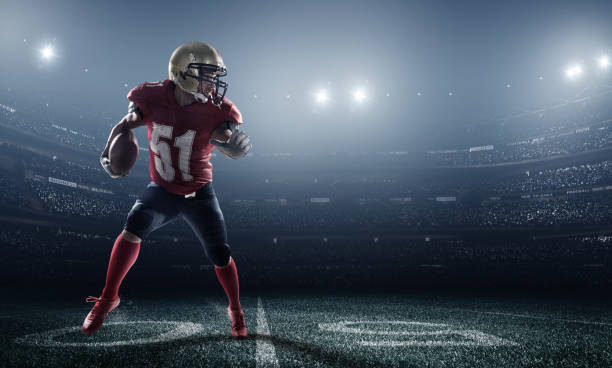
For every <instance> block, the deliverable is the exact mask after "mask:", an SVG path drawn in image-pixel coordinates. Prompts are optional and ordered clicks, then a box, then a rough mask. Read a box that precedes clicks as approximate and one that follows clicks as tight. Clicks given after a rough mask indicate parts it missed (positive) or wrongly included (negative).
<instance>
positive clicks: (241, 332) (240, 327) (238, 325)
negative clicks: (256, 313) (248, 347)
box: [227, 307, 248, 339]
mask: <svg viewBox="0 0 612 368" xmlns="http://www.w3.org/2000/svg"><path fill="white" fill-rule="evenodd" d="M227 314H228V315H229V318H230V319H231V320H232V336H234V338H235V339H246V337H247V335H248V331H247V326H246V323H245V322H244V313H242V309H240V310H237V311H234V310H231V309H229V307H228V308H227Z"/></svg>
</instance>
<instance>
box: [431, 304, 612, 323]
mask: <svg viewBox="0 0 612 368" xmlns="http://www.w3.org/2000/svg"><path fill="white" fill-rule="evenodd" d="M443 309H450V310H460V311H465V312H472V313H481V314H492V315H497V316H506V317H518V318H529V319H541V320H548V321H558V322H568V323H580V324H584V325H597V326H612V323H607V322H600V321H583V320H578V319H565V318H554V317H547V316H534V315H530V314H519V313H506V312H487V311H479V310H475V309H464V308H443Z"/></svg>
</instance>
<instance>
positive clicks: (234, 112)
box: [223, 98, 242, 124]
mask: <svg viewBox="0 0 612 368" xmlns="http://www.w3.org/2000/svg"><path fill="white" fill-rule="evenodd" d="M223 110H224V112H225V120H226V121H229V122H230V123H234V124H242V114H241V113H240V110H238V107H236V105H235V104H234V103H233V102H232V101H230V100H229V99H228V98H225V100H224V104H223Z"/></svg>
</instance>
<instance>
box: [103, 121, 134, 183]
mask: <svg viewBox="0 0 612 368" xmlns="http://www.w3.org/2000/svg"><path fill="white" fill-rule="evenodd" d="M108 158H109V159H110V165H111V169H112V170H113V172H114V173H116V174H119V175H127V174H128V173H129V172H130V170H131V169H132V167H134V164H135V163H136V159H137V158H138V140H137V139H136V136H135V135H134V133H133V132H132V131H131V130H130V131H128V132H127V133H119V134H118V135H117V136H116V137H115V139H113V141H112V142H111V146H110V151H109V154H108Z"/></svg>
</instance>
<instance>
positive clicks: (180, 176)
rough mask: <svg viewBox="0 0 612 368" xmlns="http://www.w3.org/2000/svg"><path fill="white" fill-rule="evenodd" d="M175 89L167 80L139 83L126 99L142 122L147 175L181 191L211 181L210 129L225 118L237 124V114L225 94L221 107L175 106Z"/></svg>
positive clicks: (211, 104)
mask: <svg viewBox="0 0 612 368" xmlns="http://www.w3.org/2000/svg"><path fill="white" fill-rule="evenodd" d="M174 88H175V85H174V82H172V81H170V80H165V81H163V82H155V83H143V84H141V85H139V86H137V87H135V88H134V89H132V90H131V91H130V92H129V93H128V95H127V98H128V100H130V101H132V102H134V103H135V104H136V105H137V106H138V108H140V110H141V111H142V115H143V116H142V120H143V121H144V122H145V123H146V124H147V129H148V131H149V174H150V175H151V180H153V181H154V182H155V183H157V184H159V185H160V186H162V187H164V188H165V189H166V190H167V191H168V192H170V193H174V194H180V195H184V194H189V193H192V192H194V191H196V190H198V189H199V188H200V187H202V186H203V185H204V184H206V183H208V182H210V181H212V164H211V163H210V157H211V152H212V150H213V149H214V148H215V146H213V145H211V144H210V143H209V140H210V137H211V134H212V132H213V130H215V128H217V126H218V125H219V124H221V123H222V122H224V121H230V122H232V123H236V124H242V115H241V114H240V111H238V108H236V106H235V105H234V104H233V103H232V102H231V101H230V100H229V99H228V98H227V97H226V98H224V99H223V103H222V104H221V106H216V105H214V104H213V103H212V102H211V101H208V102H207V103H195V104H192V105H188V106H180V105H179V104H178V103H177V102H176V100H175V99H174Z"/></svg>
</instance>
